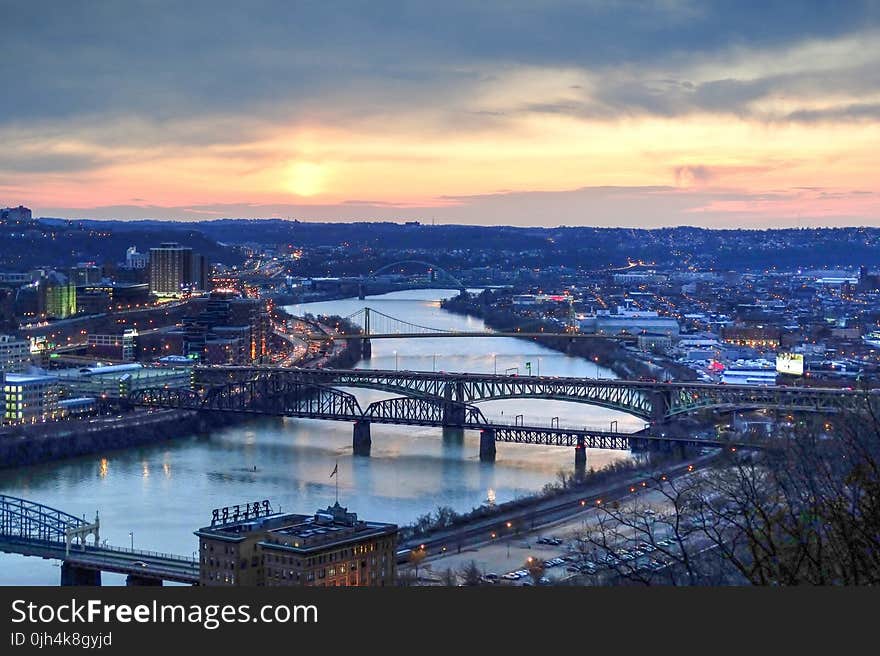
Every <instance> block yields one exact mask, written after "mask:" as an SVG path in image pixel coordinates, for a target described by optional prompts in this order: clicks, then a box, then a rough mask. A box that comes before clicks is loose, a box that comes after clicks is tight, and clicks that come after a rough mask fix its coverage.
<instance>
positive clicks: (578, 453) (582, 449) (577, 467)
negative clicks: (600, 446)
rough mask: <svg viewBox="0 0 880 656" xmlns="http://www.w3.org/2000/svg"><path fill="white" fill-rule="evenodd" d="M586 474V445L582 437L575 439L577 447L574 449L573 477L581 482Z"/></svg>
mask: <svg viewBox="0 0 880 656" xmlns="http://www.w3.org/2000/svg"><path fill="white" fill-rule="evenodd" d="M586 473H587V445H586V443H585V442H584V437H583V435H579V436H578V438H577V446H575V447H574V475H575V478H577V479H578V480H581V479H582V478H583V477H584V476H585V475H586Z"/></svg>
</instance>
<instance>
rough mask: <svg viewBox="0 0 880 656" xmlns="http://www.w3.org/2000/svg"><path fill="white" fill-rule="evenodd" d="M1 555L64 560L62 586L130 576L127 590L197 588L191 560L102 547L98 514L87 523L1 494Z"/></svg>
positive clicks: (196, 569) (195, 565)
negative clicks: (108, 575) (107, 575)
mask: <svg viewBox="0 0 880 656" xmlns="http://www.w3.org/2000/svg"><path fill="white" fill-rule="evenodd" d="M89 537H92V538H93V543H92V544H88V542H87V539H88V538H89ZM0 551H4V552H6V553H17V554H22V555H25V556H37V557H40V558H51V559H55V560H60V561H61V585H101V572H115V573H118V574H126V575H127V577H126V583H127V584H128V585H162V582H163V581H175V582H178V583H190V584H197V583H198V582H199V563H198V561H197V560H194V559H192V558H185V557H183V556H176V555H174V554H163V553H156V552H152V551H137V550H134V549H123V548H120V547H112V546H108V545H106V544H100V519H99V518H98V515H97V513H96V514H95V520H94V522H87V521H86V520H85V519H81V518H79V517H75V516H73V515H70V514H68V513H66V512H63V511H61V510H57V509H55V508H50V507H49V506H45V505H42V504H39V503H36V502H34V501H28V500H27V499H20V498H18V497H12V496H8V495H5V494H0Z"/></svg>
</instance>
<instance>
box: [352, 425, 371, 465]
mask: <svg viewBox="0 0 880 656" xmlns="http://www.w3.org/2000/svg"><path fill="white" fill-rule="evenodd" d="M372 445H373V440H372V439H370V422H368V421H363V420H360V421H356V422H354V435H353V438H352V449H353V450H354V455H356V456H369V455H370V447H371V446H372Z"/></svg>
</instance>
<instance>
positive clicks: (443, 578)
mask: <svg viewBox="0 0 880 656" xmlns="http://www.w3.org/2000/svg"><path fill="white" fill-rule="evenodd" d="M440 584H441V585H444V586H446V587H447V588H454V587H455V586H457V585H458V574H456V573H455V571H454V570H453V569H452V568H451V567H447V568H446V569H445V570H443V571H442V572H441V573H440Z"/></svg>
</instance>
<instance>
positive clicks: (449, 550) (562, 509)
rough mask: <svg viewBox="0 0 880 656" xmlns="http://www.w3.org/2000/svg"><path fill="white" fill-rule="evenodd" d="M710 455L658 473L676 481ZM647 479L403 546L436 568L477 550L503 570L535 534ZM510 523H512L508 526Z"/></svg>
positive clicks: (577, 518) (636, 477) (639, 476)
mask: <svg viewBox="0 0 880 656" xmlns="http://www.w3.org/2000/svg"><path fill="white" fill-rule="evenodd" d="M710 458H711V456H702V457H700V458H695V459H693V460H690V461H688V462H683V463H681V464H678V465H675V466H673V467H667V468H665V469H664V470H663V472H656V474H662V475H666V476H667V477H668V478H669V479H674V478H677V477H680V476H684V475H687V474H688V473H690V472H691V471H693V470H694V469H695V468H699V467H702V466H704V465H705V463H706V461H708V460H709V459H710ZM648 478H649V475H648V474H647V473H646V472H644V471H643V472H639V473H633V474H632V475H631V476H627V477H625V478H624V479H623V480H620V481H617V482H614V483H610V484H608V483H606V484H597V485H595V486H590V487H587V488H584V489H582V490H577V491H573V492H571V493H566V494H565V495H563V496H561V497H556V498H553V499H548V500H546V501H541V502H538V503H536V504H534V505H531V506H529V507H528V508H523V509H519V510H513V511H510V512H505V513H501V514H498V515H496V516H493V517H492V518H490V519H485V520H480V521H477V522H473V523H471V524H469V525H468V526H467V527H465V528H462V529H459V530H450V531H443V532H441V533H438V534H435V535H433V536H431V537H426V538H422V539H419V538H416V539H413V540H409V541H407V542H404V543H402V544H401V546H400V550H403V549H421V548H424V551H425V552H426V556H425V560H424V561H423V565H421V566H422V567H424V564H430V565H431V566H432V568H433V569H434V570H435V571H437V570H443V569H446V568H447V567H452V568H453V569H455V568H457V567H459V566H460V565H462V564H465V563H467V562H470V561H471V560H478V558H477V555H478V554H481V556H480V559H482V560H485V561H486V562H487V563H489V562H491V563H495V565H496V567H501V568H503V567H502V566H503V565H504V563H512V564H513V565H517V566H520V565H521V564H522V563H523V562H524V560H525V557H526V556H527V555H528V554H527V553H525V552H524V551H523V547H522V544H524V543H527V542H528V543H531V542H534V538H537V537H538V536H539V534H541V533H542V532H545V531H546V530H547V529H549V528H550V527H555V526H557V525H558V526H559V527H561V525H562V523H563V522H573V526H577V525H580V524H581V522H583V521H584V519H585V518H587V517H589V516H593V517H595V516H596V514H597V513H596V508H597V505H599V504H598V503H597V502H600V503H608V502H611V501H615V500H620V501H625V500H628V499H629V498H631V497H632V494H633V493H634V492H636V491H637V490H640V489H641V488H642V487H643V485H642V483H645V482H646V481H647V480H648ZM508 522H509V523H510V527H509V528H508ZM422 545H424V546H422ZM530 546H531V545H530ZM508 547H510V550H511V551H510V553H511V557H512V554H513V553H514V552H515V551H519V552H520V558H519V559H518V560H509V559H508V557H507V555H506V554H507V553H508ZM501 552H503V554H504V558H503V559H500V555H499V554H500V553H501ZM461 556H463V557H461ZM403 567H405V566H403ZM492 571H496V570H492ZM505 571H507V570H505Z"/></svg>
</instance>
